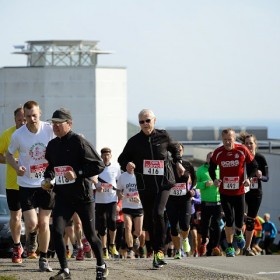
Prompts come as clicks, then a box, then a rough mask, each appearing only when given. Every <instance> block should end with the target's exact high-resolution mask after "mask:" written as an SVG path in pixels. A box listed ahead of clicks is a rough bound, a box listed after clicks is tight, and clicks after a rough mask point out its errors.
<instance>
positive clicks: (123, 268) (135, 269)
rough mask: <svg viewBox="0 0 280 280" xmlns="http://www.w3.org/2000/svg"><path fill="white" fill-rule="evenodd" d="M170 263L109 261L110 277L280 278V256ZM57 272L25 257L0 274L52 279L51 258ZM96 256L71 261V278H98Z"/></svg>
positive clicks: (2, 265)
mask: <svg viewBox="0 0 280 280" xmlns="http://www.w3.org/2000/svg"><path fill="white" fill-rule="evenodd" d="M167 261H168V264H167V265H166V266H164V268H162V269H160V270H152V269H151V264H152V259H134V260H129V259H121V260H108V261H107V264H108V267H109V271H110V274H109V276H108V278H107V279H108V280H110V279H112V280H146V279H149V280H160V279H161V280H165V279H166V280H181V279H192V280H204V279H213V280H214V279H215V280H217V279H223V280H224V279H226V280H243V279H244V280H265V279H275V280H276V279H277V280H278V279H280V255H271V256H255V257H245V256H237V257H235V258H226V257H224V256H221V257H202V258H193V257H188V258H183V259H181V260H174V259H171V258H170V259H167ZM50 264H51V266H52V267H53V269H54V272H52V273H47V272H44V273H42V272H39V271H38V260H24V262H23V263H22V264H13V263H11V260H10V259H0V276H4V275H13V276H16V277H17V278H18V279H20V280H33V279H34V280H41V279H42V280H44V279H46V280H47V279H49V277H50V276H52V275H53V274H55V273H56V272H57V270H58V269H59V263H58V260H57V259H56V258H54V259H50ZM94 267H95V259H86V260H85V261H76V260H70V261H69V268H70V271H71V274H72V279H79V280H89V279H95V269H94ZM0 279H1V277H0Z"/></svg>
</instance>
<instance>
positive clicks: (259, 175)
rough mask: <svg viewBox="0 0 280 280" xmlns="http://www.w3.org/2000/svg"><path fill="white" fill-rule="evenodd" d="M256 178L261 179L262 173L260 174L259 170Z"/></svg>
mask: <svg viewBox="0 0 280 280" xmlns="http://www.w3.org/2000/svg"><path fill="white" fill-rule="evenodd" d="M256 176H257V177H258V179H261V178H262V172H261V170H258V171H257V173H256Z"/></svg>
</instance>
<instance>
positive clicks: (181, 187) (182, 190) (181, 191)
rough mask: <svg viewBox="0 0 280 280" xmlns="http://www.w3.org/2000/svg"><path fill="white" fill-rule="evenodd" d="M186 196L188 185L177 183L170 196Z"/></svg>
mask: <svg viewBox="0 0 280 280" xmlns="http://www.w3.org/2000/svg"><path fill="white" fill-rule="evenodd" d="M186 194H187V186H186V183H177V184H175V185H174V186H173V187H172V188H171V190H170V195H175V196H182V195H186Z"/></svg>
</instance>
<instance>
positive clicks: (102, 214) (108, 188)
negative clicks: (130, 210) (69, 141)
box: [95, 147, 121, 259]
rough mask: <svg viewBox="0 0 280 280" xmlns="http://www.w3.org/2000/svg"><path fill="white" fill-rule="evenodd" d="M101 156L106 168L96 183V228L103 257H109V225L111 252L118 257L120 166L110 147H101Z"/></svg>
mask: <svg viewBox="0 0 280 280" xmlns="http://www.w3.org/2000/svg"><path fill="white" fill-rule="evenodd" d="M101 158H102V160H103V162H104V164H105V169H104V170H103V171H102V172H101V173H100V174H99V175H98V183H97V184H96V185H95V187H96V193H95V203H96V221H97V223H96V228H97V231H98V234H99V235H100V236H101V242H102V248H103V258H104V259H108V258H109V252H108V249H107V227H108V229H109V238H110V239H109V241H110V246H109V249H110V253H111V255H112V257H114V258H118V257H119V252H118V251H117V248H116V244H115V239H116V232H117V227H116V207H117V200H118V197H117V191H116V190H117V181H118V179H119V177H120V175H121V170H120V167H119V166H118V165H116V164H112V163H111V159H112V152H111V149H110V148H108V147H104V148H103V149H101Z"/></svg>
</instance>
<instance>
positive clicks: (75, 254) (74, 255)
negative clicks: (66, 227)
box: [71, 247, 79, 259]
mask: <svg viewBox="0 0 280 280" xmlns="http://www.w3.org/2000/svg"><path fill="white" fill-rule="evenodd" d="M78 251H79V249H78V248H77V247H73V252H72V255H71V258H72V259H75V258H76V257H77V255H78Z"/></svg>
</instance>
